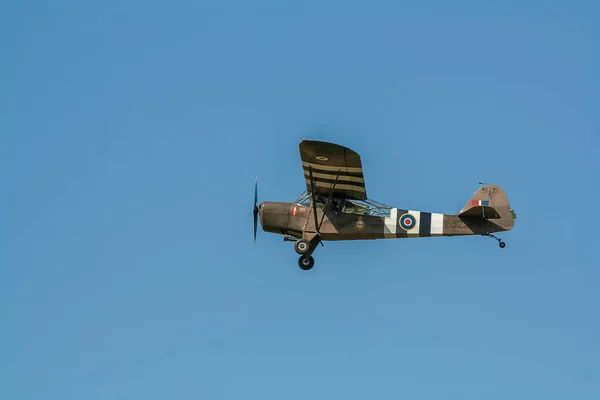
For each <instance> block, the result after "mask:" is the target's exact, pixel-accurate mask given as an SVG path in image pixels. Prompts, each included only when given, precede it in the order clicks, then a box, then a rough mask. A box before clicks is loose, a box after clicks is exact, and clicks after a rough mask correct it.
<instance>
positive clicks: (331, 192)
mask: <svg viewBox="0 0 600 400" xmlns="http://www.w3.org/2000/svg"><path fill="white" fill-rule="evenodd" d="M340 172H341V169H340V170H338V173H337V175H336V177H335V181H333V185H332V186H331V190H330V191H329V198H328V199H327V204H325V209H324V210H323V215H322V216H321V222H319V228H318V229H317V232H319V230H320V229H321V225H322V224H323V219H324V218H325V214H327V209H328V208H329V205H330V204H331V198H332V197H333V191H334V190H335V185H336V184H337V181H338V178H339V177H340Z"/></svg>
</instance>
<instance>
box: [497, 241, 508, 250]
mask: <svg viewBox="0 0 600 400" xmlns="http://www.w3.org/2000/svg"><path fill="white" fill-rule="evenodd" d="M498 245H499V246H500V248H501V249H503V248H504V247H506V243H504V242H500V243H498Z"/></svg>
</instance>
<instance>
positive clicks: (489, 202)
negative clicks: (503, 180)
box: [458, 185, 517, 231]
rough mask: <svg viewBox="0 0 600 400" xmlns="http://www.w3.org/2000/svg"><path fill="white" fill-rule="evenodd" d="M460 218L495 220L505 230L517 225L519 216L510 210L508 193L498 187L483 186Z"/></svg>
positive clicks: (462, 211) (463, 209)
mask: <svg viewBox="0 0 600 400" xmlns="http://www.w3.org/2000/svg"><path fill="white" fill-rule="evenodd" d="M458 216H459V217H482V218H484V219H489V220H493V222H494V223H496V224H498V225H500V226H501V227H502V228H504V229H505V230H507V231H508V230H510V229H512V228H513V226H514V225H515V219H517V215H516V214H515V212H514V210H513V209H511V208H510V204H509V202H508V197H507V196H506V192H505V191H504V190H502V188H501V187H499V186H496V185H486V186H482V187H480V188H479V190H477V191H476V192H475V194H474V195H473V196H472V197H471V198H470V199H469V201H468V202H467V204H465V206H464V207H463V208H462V210H460V212H459V213H458Z"/></svg>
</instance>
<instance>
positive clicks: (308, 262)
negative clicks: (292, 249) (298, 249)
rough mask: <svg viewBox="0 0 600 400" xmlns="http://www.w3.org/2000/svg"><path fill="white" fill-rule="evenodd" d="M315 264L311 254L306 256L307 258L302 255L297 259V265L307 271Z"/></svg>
mask: <svg viewBox="0 0 600 400" xmlns="http://www.w3.org/2000/svg"><path fill="white" fill-rule="evenodd" d="M314 265H315V259H314V258H313V257H312V256H308V258H306V257H304V256H302V257H300V258H299V259H298V266H299V267H300V268H302V269H303V270H304V271H308V270H309V269H311V268H312V267H313V266H314Z"/></svg>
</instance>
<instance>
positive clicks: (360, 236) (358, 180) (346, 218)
mask: <svg viewBox="0 0 600 400" xmlns="http://www.w3.org/2000/svg"><path fill="white" fill-rule="evenodd" d="M299 148H300V159H301V160H302V168H303V170H304V179H305V181H306V190H305V191H304V193H302V195H301V196H300V197H299V198H298V199H296V201H294V202H293V203H282V202H267V201H265V202H262V203H261V204H260V206H259V205H258V203H257V201H258V180H257V182H255V185H254V242H256V230H257V220H258V219H259V218H260V224H261V226H262V229H263V231H264V232H271V233H276V234H280V235H283V240H284V241H292V242H294V250H295V251H296V253H298V254H300V258H299V259H298V265H299V266H300V268H302V269H303V270H309V269H311V268H312V267H313V266H314V263H315V261H314V258H313V257H312V254H313V252H314V251H315V249H316V248H317V246H318V245H319V244H321V245H323V241H333V240H367V239H371V240H372V239H390V238H418V237H441V236H466V235H482V236H488V237H491V238H494V239H496V240H497V241H498V244H499V246H500V248H504V247H505V243H504V242H503V241H502V240H501V239H499V238H498V237H496V236H494V235H493V233H496V232H504V231H509V230H511V229H512V228H513V226H514V224H515V219H516V218H517V215H516V214H515V211H514V210H513V209H512V208H511V207H510V204H509V203H508V197H507V196H506V193H505V192H504V190H502V189H501V188H500V187H499V186H496V185H489V184H485V185H484V186H481V187H480V188H479V189H478V190H477V191H476V192H475V194H474V195H473V196H472V197H471V198H470V199H469V201H467V203H466V204H465V206H464V207H463V208H462V209H461V210H460V212H459V213H458V214H440V213H430V212H423V211H416V210H405V209H401V208H394V207H390V206H387V205H385V204H381V203H379V202H377V201H375V200H372V199H368V198H367V192H366V188H365V178H364V175H363V169H362V164H361V160H360V156H359V155H358V153H356V152H354V151H353V150H351V149H349V148H347V147H344V146H341V145H338V144H335V143H328V142H321V141H315V140H303V141H301V142H300V145H299Z"/></svg>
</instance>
